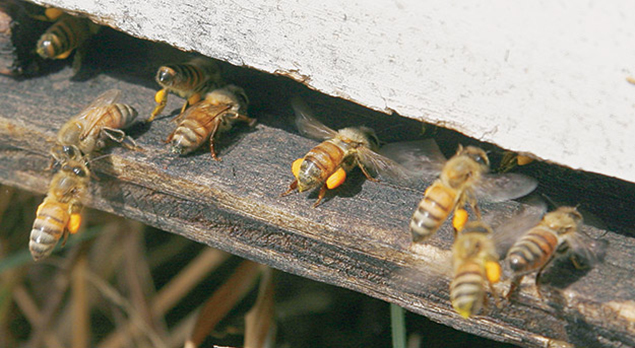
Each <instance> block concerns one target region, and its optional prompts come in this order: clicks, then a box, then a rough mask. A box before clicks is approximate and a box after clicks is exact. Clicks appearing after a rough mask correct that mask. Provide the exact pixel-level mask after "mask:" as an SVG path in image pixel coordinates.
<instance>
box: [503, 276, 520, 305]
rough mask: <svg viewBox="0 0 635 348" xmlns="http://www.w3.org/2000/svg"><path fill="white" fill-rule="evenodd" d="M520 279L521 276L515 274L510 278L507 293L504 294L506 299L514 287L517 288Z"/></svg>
mask: <svg viewBox="0 0 635 348" xmlns="http://www.w3.org/2000/svg"><path fill="white" fill-rule="evenodd" d="M521 280H523V276H516V277H514V278H513V279H512V280H511V282H510V284H509V291H508V292H507V295H505V299H506V300H509V298H510V297H511V296H512V294H513V293H514V292H515V291H516V289H518V286H519V285H520V281H521Z"/></svg>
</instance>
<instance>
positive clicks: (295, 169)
mask: <svg viewBox="0 0 635 348" xmlns="http://www.w3.org/2000/svg"><path fill="white" fill-rule="evenodd" d="M302 161H304V158H298V159H297V160H295V161H293V164H292V165H291V173H293V176H295V177H296V178H297V177H298V173H300V165H301V164H302Z"/></svg>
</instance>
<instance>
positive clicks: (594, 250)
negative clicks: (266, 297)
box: [567, 231, 608, 268]
mask: <svg viewBox="0 0 635 348" xmlns="http://www.w3.org/2000/svg"><path fill="white" fill-rule="evenodd" d="M567 243H568V244H569V248H570V252H571V253H572V257H575V259H576V262H577V264H580V265H582V266H584V268H590V267H593V266H594V265H596V264H597V263H599V262H600V261H602V260H603V259H604V256H605V254H606V248H607V247H608V242H607V241H606V240H596V239H593V238H591V237H589V236H588V235H586V234H585V233H584V232H581V231H578V233H575V234H574V235H572V236H571V237H569V238H568V239H567Z"/></svg>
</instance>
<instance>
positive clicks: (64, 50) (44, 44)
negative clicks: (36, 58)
mask: <svg viewBox="0 0 635 348" xmlns="http://www.w3.org/2000/svg"><path fill="white" fill-rule="evenodd" d="M89 35H90V28H89V26H88V23H87V19H83V18H77V17H73V16H69V15H66V16H63V17H62V18H60V20H58V21H57V22H55V23H54V24H53V25H52V26H51V27H50V28H49V29H48V30H47V31H46V32H45V33H44V34H42V36H41V37H40V40H39V41H38V42H37V46H36V51H37V53H38V54H39V55H40V56H41V57H42V58H49V59H54V58H55V59H64V58H66V57H68V55H69V54H70V53H71V51H72V50H74V49H75V48H77V47H79V46H80V45H81V44H82V43H84V41H86V39H88V37H89Z"/></svg>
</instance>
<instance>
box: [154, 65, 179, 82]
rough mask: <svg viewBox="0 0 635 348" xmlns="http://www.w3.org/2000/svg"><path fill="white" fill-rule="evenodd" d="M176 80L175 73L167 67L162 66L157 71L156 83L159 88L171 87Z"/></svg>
mask: <svg viewBox="0 0 635 348" xmlns="http://www.w3.org/2000/svg"><path fill="white" fill-rule="evenodd" d="M175 79H176V71H175V70H174V69H173V68H170V67H169V66H162V67H160V68H159V71H157V82H158V83H159V84H160V85H161V86H171V85H172V84H174V80H175Z"/></svg>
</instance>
